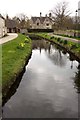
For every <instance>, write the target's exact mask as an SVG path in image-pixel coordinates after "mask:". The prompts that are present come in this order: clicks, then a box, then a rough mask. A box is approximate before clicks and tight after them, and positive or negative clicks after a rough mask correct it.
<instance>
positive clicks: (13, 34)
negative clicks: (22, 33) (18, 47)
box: [0, 33, 18, 44]
mask: <svg viewBox="0 0 80 120" xmlns="http://www.w3.org/2000/svg"><path fill="white" fill-rule="evenodd" d="M17 36H18V34H17V33H8V36H6V37H3V38H1V39H0V44H3V43H6V42H8V41H11V40H13V39H15V38H16V37H17Z"/></svg>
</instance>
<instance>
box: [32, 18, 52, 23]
mask: <svg viewBox="0 0 80 120" xmlns="http://www.w3.org/2000/svg"><path fill="white" fill-rule="evenodd" d="M46 18H48V19H49V20H50V21H51V22H52V19H51V18H49V17H31V19H32V21H33V23H35V22H36V20H37V19H39V20H40V22H41V24H43V22H44V21H45V19H46Z"/></svg>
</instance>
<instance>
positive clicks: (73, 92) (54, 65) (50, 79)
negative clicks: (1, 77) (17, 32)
mask: <svg viewBox="0 0 80 120" xmlns="http://www.w3.org/2000/svg"><path fill="white" fill-rule="evenodd" d="M32 47H33V50H32V56H31V59H30V60H29V63H28V65H26V66H25V72H24V74H23V77H22V79H21V82H20V84H19V87H18V88H17V90H16V92H15V94H14V95H13V96H12V97H11V98H10V99H9V100H8V101H7V102H6V104H5V105H4V106H3V118H78V95H79V92H80V89H79V86H80V85H79V83H80V82H79V79H80V65H79V63H78V62H77V61H76V60H75V59H74V57H73V56H71V55H69V54H68V53H66V52H65V51H64V50H62V49H61V48H59V47H57V46H56V45H55V44H52V43H50V42H47V41H45V40H33V41H32Z"/></svg>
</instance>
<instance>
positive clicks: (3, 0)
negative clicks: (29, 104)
mask: <svg viewBox="0 0 80 120" xmlns="http://www.w3.org/2000/svg"><path fill="white" fill-rule="evenodd" d="M61 1H66V2H68V3H69V4H68V7H69V9H70V10H71V12H72V15H75V10H76V9H78V2H79V0H0V13H1V14H2V15H5V14H8V15H9V16H10V17H13V16H15V15H16V14H19V13H25V14H26V15H27V16H29V17H30V16H39V13H40V12H42V15H45V14H47V13H49V10H51V9H54V8H55V6H56V4H57V3H59V2H61Z"/></svg>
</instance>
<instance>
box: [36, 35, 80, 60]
mask: <svg viewBox="0 0 80 120" xmlns="http://www.w3.org/2000/svg"><path fill="white" fill-rule="evenodd" d="M38 35H39V36H41V37H44V38H47V39H49V40H52V41H54V42H55V43H58V44H60V45H62V46H64V47H65V48H66V49H68V50H70V51H71V52H73V53H74V54H75V55H77V56H78V57H79V58H80V44H79V43H74V42H71V41H66V40H63V39H62V38H59V37H54V36H49V35H48V34H46V33H42V34H40V33H39V34H38Z"/></svg>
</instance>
